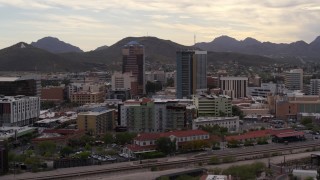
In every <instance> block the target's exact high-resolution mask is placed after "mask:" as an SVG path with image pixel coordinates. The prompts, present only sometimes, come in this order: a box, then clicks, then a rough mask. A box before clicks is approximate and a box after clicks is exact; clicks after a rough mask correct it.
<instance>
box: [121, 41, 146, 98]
mask: <svg viewBox="0 0 320 180" xmlns="http://www.w3.org/2000/svg"><path fill="white" fill-rule="evenodd" d="M125 72H132V74H133V75H134V76H136V77H137V81H138V94H139V95H142V94H145V83H144V78H145V77H144V76H145V75H144V74H145V59H144V46H143V45H141V44H139V43H138V42H136V41H131V42H129V43H128V44H126V45H125V46H124V47H123V49H122V73H125Z"/></svg>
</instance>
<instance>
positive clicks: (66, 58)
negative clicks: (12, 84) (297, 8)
mask: <svg viewBox="0 0 320 180" xmlns="http://www.w3.org/2000/svg"><path fill="white" fill-rule="evenodd" d="M130 41H137V42H138V43H140V44H141V45H144V47H145V56H146V61H148V62H159V63H162V64H166V63H167V64H175V61H176V51H177V50H182V49H194V47H192V46H183V45H181V44H177V43H175V42H172V41H170V40H163V39H159V38H156V37H127V38H124V39H122V40H120V41H118V42H117V43H115V44H113V45H112V46H110V47H108V48H103V49H101V50H97V51H90V52H83V53H79V52H67V53H59V54H54V53H51V52H48V51H45V50H43V49H39V48H36V47H33V46H31V45H28V44H27V43H18V44H16V45H13V46H11V47H8V48H5V49H2V50H0V64H1V66H0V70H6V71H73V72H74V71H84V70H120V69H121V63H122V52H121V49H122V48H123V46H124V45H126V44H127V43H129V42H130ZM252 43H253V41H252ZM221 61H225V62H229V61H237V62H238V63H241V64H244V65H250V66H260V65H268V64H270V63H277V62H281V61H278V60H274V59H271V58H268V57H263V56H258V55H247V54H241V53H232V52H208V62H209V63H212V62H213V63H215V62H221Z"/></svg>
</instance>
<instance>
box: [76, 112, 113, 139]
mask: <svg viewBox="0 0 320 180" xmlns="http://www.w3.org/2000/svg"><path fill="white" fill-rule="evenodd" d="M77 125H78V129H80V130H85V131H86V132H90V133H93V134H95V135H100V134H105V133H107V132H110V131H113V130H114V128H115V118H114V110H113V109H108V110H107V109H105V108H96V109H94V110H92V111H89V112H80V113H79V114H78V117H77Z"/></svg>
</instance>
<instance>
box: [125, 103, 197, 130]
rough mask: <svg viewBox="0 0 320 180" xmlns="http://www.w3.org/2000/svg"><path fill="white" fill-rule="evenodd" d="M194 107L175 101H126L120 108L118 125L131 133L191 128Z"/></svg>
mask: <svg viewBox="0 0 320 180" xmlns="http://www.w3.org/2000/svg"><path fill="white" fill-rule="evenodd" d="M195 112H196V110H195V107H194V106H192V105H190V104H184V103H181V102H180V101H179V100H177V99H154V100H153V99H147V98H142V99H139V100H127V101H125V102H124V103H123V105H121V106H120V119H121V120H120V125H121V126H123V127H127V129H128V130H129V131H131V132H165V131H170V130H181V129H188V128H191V124H192V119H193V118H194V117H195Z"/></svg>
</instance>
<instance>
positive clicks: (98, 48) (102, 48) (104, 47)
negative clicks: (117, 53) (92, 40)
mask: <svg viewBox="0 0 320 180" xmlns="http://www.w3.org/2000/svg"><path fill="white" fill-rule="evenodd" d="M108 47H109V46H107V45H104V46H100V47H97V48H96V49H95V50H94V51H100V50H104V49H107V48H108Z"/></svg>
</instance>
